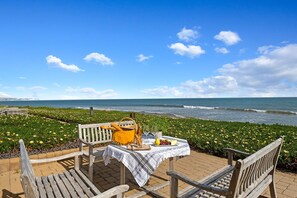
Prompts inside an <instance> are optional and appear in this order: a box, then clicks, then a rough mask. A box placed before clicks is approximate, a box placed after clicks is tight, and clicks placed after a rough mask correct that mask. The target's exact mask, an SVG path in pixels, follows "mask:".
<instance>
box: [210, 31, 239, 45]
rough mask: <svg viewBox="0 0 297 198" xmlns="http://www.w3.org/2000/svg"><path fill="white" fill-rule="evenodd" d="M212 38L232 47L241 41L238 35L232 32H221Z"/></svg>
mask: <svg viewBox="0 0 297 198" xmlns="http://www.w3.org/2000/svg"><path fill="white" fill-rule="evenodd" d="M214 38H215V39H217V40H219V41H222V42H224V43H225V44H226V45H234V44H236V43H238V42H239V41H240V40H241V39H240V37H239V36H238V34H237V33H236V32H232V31H221V32H220V33H219V34H217V35H215V36H214Z"/></svg>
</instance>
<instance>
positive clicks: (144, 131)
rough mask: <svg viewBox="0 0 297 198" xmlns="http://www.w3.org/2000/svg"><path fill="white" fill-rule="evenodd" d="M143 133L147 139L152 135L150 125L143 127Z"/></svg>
mask: <svg viewBox="0 0 297 198" xmlns="http://www.w3.org/2000/svg"><path fill="white" fill-rule="evenodd" d="M142 131H143V134H144V136H145V137H146V138H148V135H149V133H150V130H149V126H148V125H143V128H142Z"/></svg>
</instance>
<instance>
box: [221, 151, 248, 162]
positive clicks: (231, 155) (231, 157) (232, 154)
mask: <svg viewBox="0 0 297 198" xmlns="http://www.w3.org/2000/svg"><path fill="white" fill-rule="evenodd" d="M224 150H225V151H227V153H228V164H229V165H232V162H233V156H234V154H236V155H243V156H245V157H247V156H249V155H251V154H250V153H247V152H243V151H240V150H236V149H232V148H225V149H224Z"/></svg>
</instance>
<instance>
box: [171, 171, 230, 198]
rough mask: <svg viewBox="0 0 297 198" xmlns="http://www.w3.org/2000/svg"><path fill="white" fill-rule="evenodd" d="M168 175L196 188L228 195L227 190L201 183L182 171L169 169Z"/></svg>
mask: <svg viewBox="0 0 297 198" xmlns="http://www.w3.org/2000/svg"><path fill="white" fill-rule="evenodd" d="M167 175H169V176H171V177H173V178H175V179H179V180H181V181H183V182H185V183H187V184H190V185H191V186H194V187H196V188H200V189H203V190H206V191H208V192H212V193H216V194H220V195H224V196H226V195H227V192H228V191H227V190H222V189H218V188H214V187H211V186H208V185H205V184H202V183H199V182H197V181H195V180H193V179H190V178H188V177H186V176H185V175H182V174H181V173H178V172H175V171H167Z"/></svg>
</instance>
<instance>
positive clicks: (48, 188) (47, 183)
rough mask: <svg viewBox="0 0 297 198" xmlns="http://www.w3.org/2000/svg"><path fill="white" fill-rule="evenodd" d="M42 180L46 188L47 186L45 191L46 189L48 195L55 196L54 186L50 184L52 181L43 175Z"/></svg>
mask: <svg viewBox="0 0 297 198" xmlns="http://www.w3.org/2000/svg"><path fill="white" fill-rule="evenodd" d="M41 181H42V183H43V185H44V188H45V191H46V195H47V196H48V197H54V194H53V189H52V187H51V186H50V183H49V182H48V181H47V177H45V176H42V177H41Z"/></svg>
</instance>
